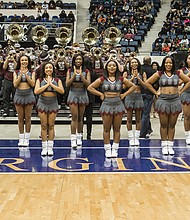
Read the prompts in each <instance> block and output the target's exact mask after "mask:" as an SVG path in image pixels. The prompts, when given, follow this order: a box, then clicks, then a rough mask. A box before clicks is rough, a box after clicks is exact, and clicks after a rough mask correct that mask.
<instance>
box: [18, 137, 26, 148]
mask: <svg viewBox="0 0 190 220" xmlns="http://www.w3.org/2000/svg"><path fill="white" fill-rule="evenodd" d="M18 146H19V147H23V146H25V145H24V139H20V140H19V142H18Z"/></svg>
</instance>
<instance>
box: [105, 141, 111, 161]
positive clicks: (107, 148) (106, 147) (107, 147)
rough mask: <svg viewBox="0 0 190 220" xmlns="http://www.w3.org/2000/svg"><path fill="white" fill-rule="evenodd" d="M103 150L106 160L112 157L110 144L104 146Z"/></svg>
mask: <svg viewBox="0 0 190 220" xmlns="http://www.w3.org/2000/svg"><path fill="white" fill-rule="evenodd" d="M104 149H105V156H106V157H107V158H110V157H111V156H112V154H111V144H104Z"/></svg>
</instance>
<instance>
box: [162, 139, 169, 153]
mask: <svg viewBox="0 0 190 220" xmlns="http://www.w3.org/2000/svg"><path fill="white" fill-rule="evenodd" d="M161 146H162V154H163V155H168V142H167V141H161Z"/></svg>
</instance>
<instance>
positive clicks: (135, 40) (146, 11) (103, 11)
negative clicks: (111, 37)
mask: <svg viewBox="0 0 190 220" xmlns="http://www.w3.org/2000/svg"><path fill="white" fill-rule="evenodd" d="M160 7H161V3H160V0H154V1H145V0H136V1H131V0H112V1H109V0H92V1H91V3H90V7H89V13H90V25H91V26H92V27H95V28H97V29H98V31H99V33H100V36H102V38H100V42H99V44H100V45H101V44H102V43H103V42H102V39H103V35H104V31H105V30H106V28H108V27H110V26H115V27H117V28H119V29H120V30H121V32H122V39H121V42H120V44H121V45H122V51H123V52H126V49H127V48H128V49H130V50H131V51H136V52H138V47H140V46H141V42H142V41H143V40H144V36H145V35H146V34H147V31H149V30H150V27H151V26H152V25H153V23H154V20H155V17H156V16H157V12H158V11H159V9H160Z"/></svg>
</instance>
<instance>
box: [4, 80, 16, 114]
mask: <svg viewBox="0 0 190 220" xmlns="http://www.w3.org/2000/svg"><path fill="white" fill-rule="evenodd" d="M14 94H15V88H14V86H13V82H12V81H9V80H7V79H4V82H3V109H4V112H5V113H7V114H8V115H9V111H10V102H11V95H12V100H13V98H14ZM13 111H14V112H16V110H15V106H14V104H13Z"/></svg>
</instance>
